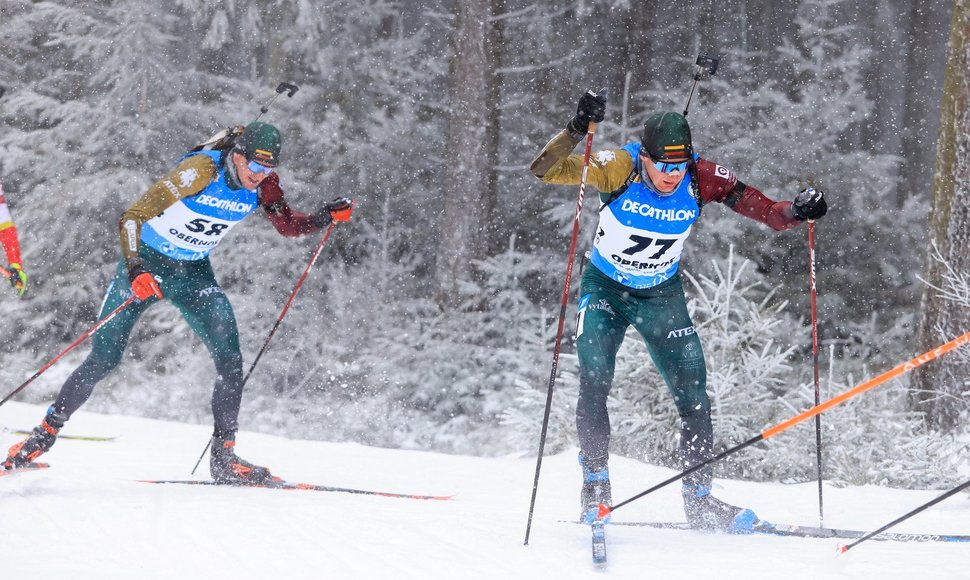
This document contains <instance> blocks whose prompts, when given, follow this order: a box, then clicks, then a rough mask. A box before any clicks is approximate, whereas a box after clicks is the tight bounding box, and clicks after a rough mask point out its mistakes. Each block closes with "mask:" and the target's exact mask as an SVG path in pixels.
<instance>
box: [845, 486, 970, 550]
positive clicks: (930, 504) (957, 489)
mask: <svg viewBox="0 0 970 580" xmlns="http://www.w3.org/2000/svg"><path fill="white" fill-rule="evenodd" d="M967 488H970V480H968V481H965V482H963V483H961V484H960V485H958V486H956V487H954V488H953V489H951V490H950V491H948V492H946V493H944V494H943V495H941V496H938V497H936V498H935V499H933V500H930V501H928V502H926V503H924V504H923V505H921V506H919V507H918V508H916V509H914V510H913V511H911V512H909V513H907V514H906V515H904V516H900V517H898V518H896V519H894V520H893V521H891V522H889V523H888V524H886V525H884V526H883V527H881V528H879V529H878V530H875V531H873V532H869V533H868V534H866V535H864V536H862V537H861V538H859V539H858V540H856V541H854V542H852V543H851V544H849V545H847V546H839V553H840V554H844V553H846V552H848V551H849V550H850V549H851V548H853V547H854V546H858V545H859V544H861V543H862V542H865V541H866V540H869V539H871V538H872V537H873V536H878V535H879V534H881V533H883V532H885V531H886V530H888V529H889V528H891V527H893V526H895V525H896V524H898V523H900V522H904V521H906V520H908V519H909V518H911V517H913V516H915V515H916V514H918V513H920V512H921V511H923V510H925V509H927V508H930V507H933V506H935V505H936V504H938V503H940V502H941V501H943V500H945V499H946V498H948V497H950V496H953V495H956V494H958V493H960V492H961V491H963V490H965V489H967Z"/></svg>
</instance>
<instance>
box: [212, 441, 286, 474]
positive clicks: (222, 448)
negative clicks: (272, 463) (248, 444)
mask: <svg viewBox="0 0 970 580" xmlns="http://www.w3.org/2000/svg"><path fill="white" fill-rule="evenodd" d="M235 447H236V435H235V433H233V434H230V435H228V436H225V437H219V436H213V437H212V449H211V451H210V452H209V473H210V474H211V475H212V479H213V480H214V481H215V482H216V483H217V484H219V485H267V484H269V483H272V482H274V481H280V479H279V478H278V477H273V474H272V473H270V472H269V469H267V468H266V467H261V466H259V465H253V464H252V463H250V462H248V461H245V460H243V459H240V457H239V456H238V455H236V451H235Z"/></svg>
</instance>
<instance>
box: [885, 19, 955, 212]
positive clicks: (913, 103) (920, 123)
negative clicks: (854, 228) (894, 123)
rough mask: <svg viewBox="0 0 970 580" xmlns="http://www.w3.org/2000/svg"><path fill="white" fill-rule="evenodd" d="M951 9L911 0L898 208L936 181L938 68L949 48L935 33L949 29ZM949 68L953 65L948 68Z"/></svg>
mask: <svg viewBox="0 0 970 580" xmlns="http://www.w3.org/2000/svg"><path fill="white" fill-rule="evenodd" d="M948 8H949V7H948V6H946V5H945V3H943V2H940V3H935V2H926V1H925V0H912V5H911V9H910V15H909V27H908V34H907V36H908V38H907V44H908V46H907V49H908V52H907V55H906V70H905V74H904V76H903V78H904V79H905V83H906V95H905V104H904V106H903V143H902V158H903V160H902V161H903V163H902V167H901V177H902V179H901V184H900V186H899V187H898V188H897V205H898V206H899V207H901V206H902V204H903V202H905V201H906V199H907V198H908V197H911V196H913V195H922V193H923V192H925V191H926V188H927V187H928V186H929V185H930V181H931V179H932V178H933V177H932V175H931V170H930V168H931V167H932V166H933V158H932V151H933V148H932V145H933V141H934V139H935V138H936V136H937V123H936V122H937V120H939V117H936V116H935V112H936V107H937V105H938V104H939V99H938V98H937V95H939V94H940V85H939V84H938V83H939V79H940V75H939V74H938V73H939V67H940V65H939V64H938V63H942V62H943V61H944V59H943V51H945V50H946V49H945V48H944V45H943V43H942V42H941V41H938V40H936V39H938V38H939V36H941V35H942V34H940V35H936V34H934V33H933V32H934V31H937V30H938V31H940V32H941V33H942V31H943V30H944V29H945V27H946V22H947V16H948V14H947V10H948ZM947 66H948V67H949V66H951V65H949V64H948V65H947Z"/></svg>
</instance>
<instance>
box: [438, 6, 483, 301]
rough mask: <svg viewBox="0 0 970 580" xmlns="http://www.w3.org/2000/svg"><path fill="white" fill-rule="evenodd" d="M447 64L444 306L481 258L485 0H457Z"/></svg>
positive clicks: (441, 251)
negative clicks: (449, 55) (473, 261)
mask: <svg viewBox="0 0 970 580" xmlns="http://www.w3.org/2000/svg"><path fill="white" fill-rule="evenodd" d="M454 10H455V23H454V28H453V29H452V35H451V49H452V56H451V61H450V63H449V66H448V85H449V99H448V102H449V105H450V107H449V114H448V128H447V129H446V139H445V144H446V145H445V146H446V150H445V152H444V155H443V157H444V162H445V167H444V170H443V173H444V176H443V178H442V185H443V188H444V191H443V192H442V204H443V206H444V208H443V211H442V213H441V220H440V222H439V234H438V235H439V237H438V253H437V261H436V264H435V300H436V301H437V302H438V304H439V305H440V306H442V307H444V308H450V307H454V306H456V305H457V304H458V303H459V301H460V298H461V297H460V295H459V288H460V287H461V284H462V282H465V281H470V280H471V271H472V268H471V261H472V260H473V259H476V258H481V257H483V256H481V252H480V251H479V241H480V240H479V238H480V230H481V225H482V223H483V217H484V216H483V210H482V203H483V202H484V200H485V199H486V190H487V185H488V179H487V178H488V173H489V172H491V171H493V170H494V168H493V167H490V166H489V164H488V156H487V151H488V149H487V147H486V137H485V125H486V123H487V122H488V120H489V119H490V116H489V114H488V103H487V94H488V76H489V74H491V73H493V72H494V71H489V70H488V59H487V58H486V54H485V44H486V38H485V35H486V29H487V27H488V16H489V1H488V0H461V1H459V2H456V3H455V8H454Z"/></svg>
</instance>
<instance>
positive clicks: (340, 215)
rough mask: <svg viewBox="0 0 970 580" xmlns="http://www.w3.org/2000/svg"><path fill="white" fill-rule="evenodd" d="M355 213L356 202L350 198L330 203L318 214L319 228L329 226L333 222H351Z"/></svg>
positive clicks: (342, 198)
mask: <svg viewBox="0 0 970 580" xmlns="http://www.w3.org/2000/svg"><path fill="white" fill-rule="evenodd" d="M353 211H354V200H352V199H350V198H349V197H338V198H337V199H335V200H333V201H329V202H327V203H325V204H324V205H323V207H321V208H320V211H318V212H317V214H316V220H315V221H316V224H317V226H318V227H321V228H322V227H326V226H329V225H330V223H331V222H349V221H350V214H352V213H353Z"/></svg>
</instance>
